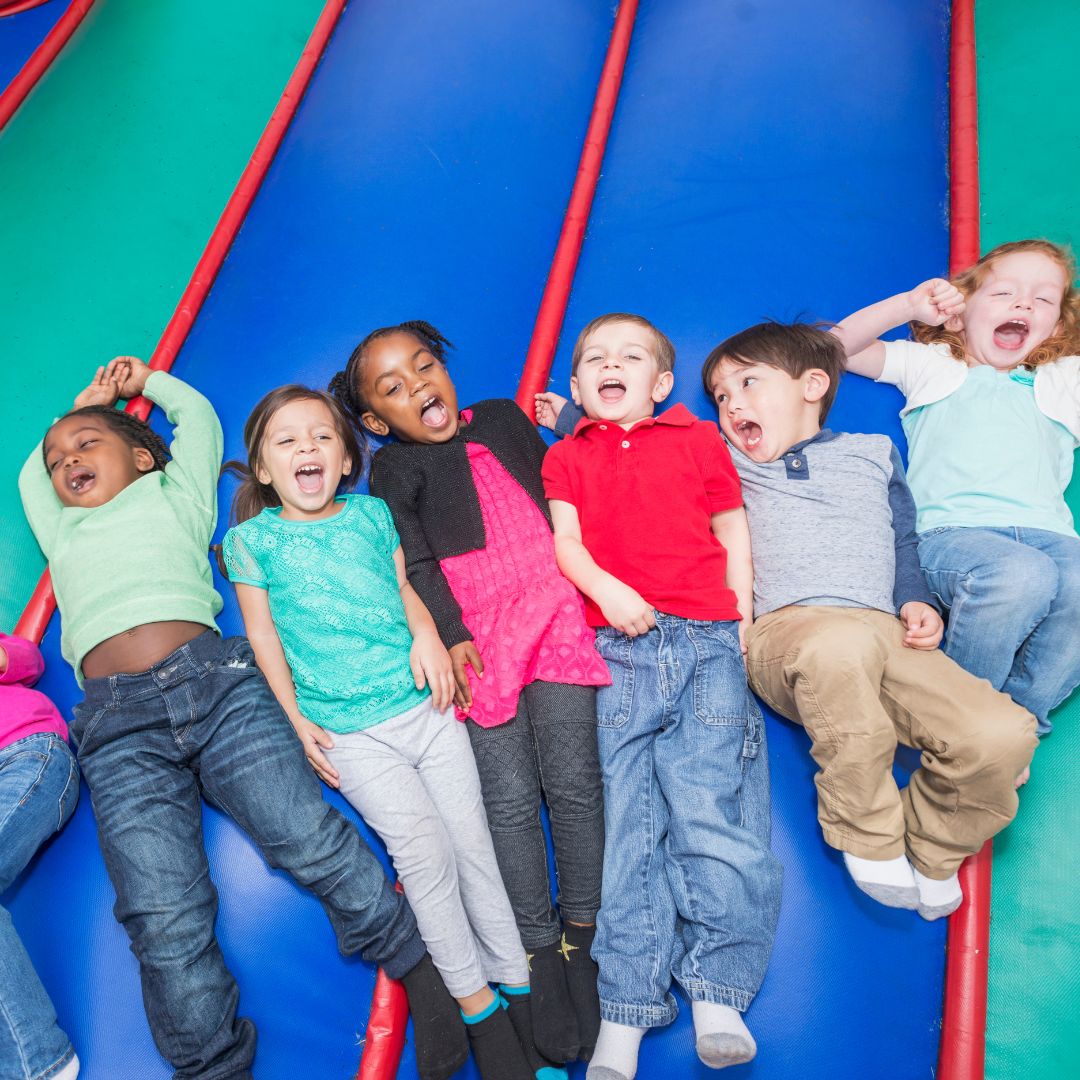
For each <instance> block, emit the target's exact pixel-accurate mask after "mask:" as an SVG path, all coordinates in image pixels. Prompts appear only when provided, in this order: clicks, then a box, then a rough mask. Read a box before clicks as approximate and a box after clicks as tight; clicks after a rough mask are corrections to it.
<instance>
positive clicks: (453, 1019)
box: [401, 953, 469, 1080]
mask: <svg viewBox="0 0 1080 1080" xmlns="http://www.w3.org/2000/svg"><path fill="white" fill-rule="evenodd" d="M401 981H402V983H403V984H404V986H405V994H406V996H407V997H408V999H409V1012H410V1013H411V1014H412V1021H413V1039H414V1040H415V1042H416V1068H417V1071H418V1072H419V1073H420V1080H449V1077H451V1076H453V1075H454V1073H456V1072H457V1071H458V1069H460V1068H461V1066H462V1065H464V1064H465V1062H466V1061H468V1060H469V1039H468V1036H467V1035H466V1034H465V1025H464V1023H463V1022H462V1020H461V1010H460V1009H459V1008H458V1005H457V1002H456V1001H455V1000H454V999H453V998H452V997H451V996H450V991H449V990H447V989H446V983H444V982H443V981H442V976H441V975H440V974H439V972H438V971H437V970H436V968H435V965H434V964H433V963H432V962H431V957H430V956H428V954H427V953H424V956H423V959H422V960H421V961H420V963H419V964H417V965H416V967H414V968H413V969H412V971H410V972H409V973H408V974H406V975H404V976H402V979H401Z"/></svg>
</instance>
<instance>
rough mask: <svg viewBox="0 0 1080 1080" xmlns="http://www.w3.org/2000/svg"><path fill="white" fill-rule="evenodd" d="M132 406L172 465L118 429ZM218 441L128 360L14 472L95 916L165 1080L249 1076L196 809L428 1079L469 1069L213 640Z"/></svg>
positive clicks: (287, 756) (258, 699)
mask: <svg viewBox="0 0 1080 1080" xmlns="http://www.w3.org/2000/svg"><path fill="white" fill-rule="evenodd" d="M139 394H145V395H146V397H148V398H149V399H150V400H151V401H153V402H155V403H156V404H158V405H160V406H161V407H162V408H163V409H164V411H165V414H166V416H167V417H168V419H169V422H170V423H171V424H173V426H174V428H175V431H174V437H173V442H172V445H171V447H169V448H168V449H166V447H165V444H164V442H163V441H162V440H161V439H160V438H159V437H158V436H157V435H156V434H155V433H154V432H153V431H152V430H151V429H150V428H149V427H148V426H147V425H146V424H144V423H142V422H141V421H139V420H137V419H136V418H134V417H132V416H130V415H128V414H126V413H121V412H118V411H117V410H116V409H115V408H114V406H115V404H116V402H117V400H118V398H121V397H124V398H131V397H136V396H137V395H139ZM221 449H222V438H221V427H220V425H219V423H218V419H217V417H216V416H215V414H214V410H213V408H212V407H211V405H210V403H209V402H208V401H207V400H206V399H205V398H204V397H203V396H202V395H201V394H199V393H197V392H196V391H195V390H193V389H192V388H191V387H189V386H187V385H185V384H184V383H182V382H180V380H178V379H175V378H173V377H172V376H171V375H168V374H166V373H165V372H161V371H154V372H151V370H150V369H149V368H148V367H147V366H146V365H145V364H143V363H142V362H141V361H139V360H136V359H135V358H133V357H120V358H118V359H116V360H113V361H112V362H111V363H110V364H109V365H108V366H107V367H106V368H101V369H99V370H98V372H97V375H96V376H95V378H94V380H93V381H92V382H91V384H90V386H88V387H87V388H86V390H84V391H83V392H82V393H81V394H80V395H79V397H78V398H77V399H76V402H75V408H74V410H73V411H72V412H69V413H68V414H67V415H65V416H63V417H61V418H60V419H59V420H58V421H56V423H54V424H53V425H52V426H51V427H50V428H49V430H48V431H47V432H46V434H45V438H44V440H43V442H42V443H41V444H40V445H39V446H38V447H37V448H36V449H35V450H34V452H33V453H32V454H31V455H30V459H29V460H28V461H27V463H26V465H25V466H24V467H23V470H22V474H21V476H20V478H19V487H20V492H21V494H22V499H23V506H24V508H25V510H26V516H27V517H28V518H29V520H30V525H31V527H32V528H33V530H34V534H35V536H36V537H37V540H38V543H39V544H40V545H41V549H42V551H43V552H44V553H45V556H46V557H47V558H48V559H49V560H50V565H51V570H52V578H53V586H54V590H55V593H56V599H57V604H58V606H59V608H60V616H61V620H62V625H63V637H62V648H63V653H64V656H65V658H66V659H67V660H68V661H69V662H70V663H71V665H72V667H73V668H74V670H75V675H76V678H77V679H78V680H79V683H80V685H82V687H83V689H84V691H85V694H86V698H85V700H84V701H83V702H82V703H81V704H80V705H78V706H76V709H75V719H74V722H73V723H72V724H71V727H70V733H71V738H72V741H73V743H75V744H77V747H78V760H79V764H80V765H81V767H82V771H83V775H84V776H85V777H86V781H87V783H88V785H89V787H90V796H91V799H92V801H93V806H94V814H95V816H96V818H97V825H98V834H99V838H100V841H101V850H102V854H103V855H104V857H105V865H106V868H107V870H108V872H109V876H110V878H111V880H112V883H113V886H114V888H115V890H116V896H117V901H116V906H115V909H114V910H115V911H116V915H117V917H118V918H119V919H120V921H121V922H122V923H123V925H124V928H125V929H126V930H127V932H128V935H129V936H130V938H131V944H132V951H133V952H134V953H135V955H136V957H138V960H139V968H140V974H141V977H142V984H143V1000H144V1002H145V1005H146V1010H147V1019H148V1020H149V1022H150V1029H151V1031H152V1033H153V1036H154V1040H155V1042H156V1043H157V1046H158V1048H159V1050H160V1051H161V1053H162V1054H163V1056H164V1057H165V1058H167V1059H168V1061H169V1062H170V1063H171V1064H172V1066H173V1068H174V1069H175V1070H176V1071H177V1074H178V1075H181V1076H184V1077H185V1078H190V1080H197V1078H209V1077H220V1076H230V1077H237V1078H247V1080H250V1077H251V1065H252V1059H253V1056H254V1052H255V1029H254V1026H253V1025H252V1023H251V1021H250V1020H248V1019H245V1018H243V1017H239V1016H237V1013H236V1008H237V1001H238V998H239V991H238V989H237V987H236V983H235V981H234V980H233V977H232V975H231V973H230V972H229V970H228V968H226V966H225V961H224V959H223V958H222V955H221V950H220V949H219V948H218V945H217V941H216V939H215V936H214V919H215V914H216V911H217V897H216V893H215V891H214V887H213V885H212V884H211V882H210V877H209V873H208V867H207V861H206V853H205V850H204V848H203V840H202V807H201V799H200V796H201V795H203V794H205V795H206V797H207V798H208V799H210V800H211V801H212V802H214V804H215V805H217V806H219V807H220V808H221V809H223V810H224V811H225V812H226V813H228V814H229V815H230V816H231V817H233V818H234V819H235V820H236V822H237V823H238V824H239V825H240V826H241V828H243V829H244V830H245V831H246V832H247V833H248V834H249V835H250V836H251V837H252V839H253V840H254V841H255V842H256V844H258V845H259V847H260V848H261V850H262V851H263V854H264V855H265V857H266V859H267V861H268V862H269V863H270V864H271V865H272V866H275V867H280V868H282V869H284V870H286V871H288V872H289V873H290V874H291V875H292V876H293V877H294V878H295V879H296V881H298V882H299V883H300V884H302V885H304V886H306V887H307V888H310V889H311V890H312V891H313V892H315V894H316V895H317V896H318V897H319V900H320V901H321V902H322V904H323V906H324V908H325V909H326V911H327V913H328V914H329V916H330V918H331V922H332V923H333V926H334V929H335V931H336V933H337V937H338V945H339V948H340V949H341V951H342V953H346V954H348V953H358V952H359V953H361V954H362V955H363V956H364V957H365V959H367V960H369V961H371V962H373V963H378V964H381V965H382V966H383V967H384V968H385V970H386V971H387V973H388V974H389V975H390V976H391V977H394V978H401V979H403V981H404V983H405V988H406V990H407V991H408V993H409V995H410V1001H411V1002H412V1004H413V1006H414V1008H413V1016H414V1021H415V1027H416V1039H417V1058H418V1063H419V1065H420V1073H421V1076H423V1077H425V1078H427V1080H436V1078H439V1080H442V1078H446V1077H448V1076H449V1075H450V1074H451V1073H452V1072H453V1071H454V1070H455V1069H456V1068H457V1067H458V1066H459V1065H460V1064H461V1063H462V1062H463V1060H464V1058H465V1056H466V1054H467V1052H468V1049H467V1043H466V1040H465V1036H464V1032H463V1031H462V1030H461V1024H460V1021H459V1020H458V1019H457V1015H456V1009H455V1006H454V1003H453V1001H452V999H451V998H450V997H449V995H448V994H447V992H446V988H445V986H443V984H442V981H441V979H440V978H439V976H438V973H437V972H436V971H435V969H434V967H433V965H432V963H431V960H430V958H429V957H428V956H427V953H426V950H425V948H424V944H423V942H422V941H421V939H420V935H419V933H418V932H417V928H416V921H415V919H414V918H413V914H412V911H411V910H410V908H409V906H408V904H407V902H406V901H405V900H404V899H403V898H402V897H401V896H399V895H397V894H395V892H394V890H393V889H392V888H391V886H390V884H389V882H388V881H387V880H386V877H385V875H384V874H383V872H382V868H381V866H380V865H379V862H378V860H377V859H376V858H375V856H374V855H373V854H372V852H371V851H370V850H369V849H368V848H367V846H366V845H365V844H364V843H363V841H362V840H361V838H360V835H359V834H358V833H357V831H356V830H355V829H354V828H353V827H352V826H351V825H350V824H349V823H348V822H347V821H346V820H345V819H344V818H343V817H342V816H341V815H340V814H339V813H338V812H337V811H336V810H334V809H332V808H331V807H330V806H329V805H328V804H327V803H325V802H324V801H323V799H322V796H321V792H320V789H319V784H318V782H317V780H316V779H315V777H314V775H313V774H312V773H311V771H310V770H309V769H308V767H307V765H306V763H305V760H304V752H303V749H302V747H301V745H300V743H299V741H298V740H297V739H296V737H295V735H294V733H293V730H292V727H291V726H290V724H289V722H288V719H287V718H286V717H285V714H284V713H283V712H282V710H281V708H280V707H279V705H278V703H277V701H276V699H275V698H274V695H273V693H272V692H271V691H270V688H269V686H268V685H267V683H266V680H265V679H264V678H263V677H262V675H261V673H260V672H259V670H258V668H257V667H256V665H255V658H254V655H253V653H252V651H251V646H250V645H249V644H248V642H247V640H246V639H245V638H240V637H237V638H228V639H225V640H223V639H222V638H221V636H220V635H219V633H218V630H217V627H216V625H215V623H214V616H215V615H216V614H217V612H218V611H219V610H220V609H221V598H220V597H219V596H218V594H217V593H216V592H215V591H214V588H213V583H212V579H211V575H210V567H209V563H208V560H207V548H208V544H209V542H210V537H211V534H212V533H213V531H214V524H215V521H216V517H217V478H218V471H219V468H220V465H221Z"/></svg>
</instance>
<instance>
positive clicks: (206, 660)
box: [71, 631, 424, 1080]
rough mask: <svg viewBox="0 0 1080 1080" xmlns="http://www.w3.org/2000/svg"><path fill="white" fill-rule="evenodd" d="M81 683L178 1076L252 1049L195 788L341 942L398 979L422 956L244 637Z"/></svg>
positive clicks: (162, 1032) (79, 711)
mask: <svg viewBox="0 0 1080 1080" xmlns="http://www.w3.org/2000/svg"><path fill="white" fill-rule="evenodd" d="M85 690H86V700H85V701H84V702H83V703H82V704H80V705H78V706H76V709H75V722H74V723H73V724H72V727H71V733H72V736H73V738H74V739H75V740H76V741H77V743H78V747H79V763H80V765H81V766H82V770H83V775H84V776H85V777H86V781H87V783H88V784H89V786H90V796H91V799H92V801H93V805H94V814H95V816H96V818H97V826H98V836H99V838H100V841H101V850H102V854H103V855H104V857H105V866H106V869H107V870H108V872H109V877H110V878H111V880H112V883H113V887H114V888H115V889H116V906H115V908H114V911H115V913H116V917H117V918H118V919H119V920H120V922H122V923H123V924H124V929H125V930H127V932H128V936H129V937H130V938H131V949H132V952H134V953H135V956H136V957H137V958H138V961H139V970H140V975H141V978H142V988H143V1003H144V1005H145V1008H146V1016H147V1020H148V1021H149V1023H150V1030H151V1032H152V1033H153V1036H154V1041H155V1042H156V1043H157V1046H158V1049H159V1050H160V1051H161V1053H162V1055H163V1056H164V1057H166V1058H167V1059H168V1060H169V1062H170V1063H171V1064H172V1066H173V1068H174V1069H175V1070H176V1072H175V1078H176V1080H189V1078H196V1077H197V1078H199V1080H224V1078H225V1077H230V1078H239V1077H244V1078H250V1076H251V1073H250V1069H251V1062H252V1059H253V1056H254V1053H255V1028H254V1025H253V1024H252V1023H251V1021H250V1020H247V1019H245V1018H238V1017H237V1015H236V1007H237V1000H238V998H239V991H238V989H237V986H236V982H235V981H234V979H233V977H232V975H231V974H230V972H229V970H228V969H227V968H226V966H225V961H224V959H223V958H222V955H221V950H220V948H219V947H218V943H217V939H216V938H215V936H214V919H215V916H216V914H217V893H216V891H215V889H214V886H213V884H212V883H211V881H210V875H209V867H208V866H207V861H206V851H205V849H204V847H203V839H202V808H201V804H200V798H199V797H200V794H202V795H204V796H205V797H206V798H207V799H208V800H209V801H210V802H212V803H213V804H214V805H216V806H217V807H219V808H220V809H221V810H223V811H224V812H225V813H226V814H228V815H229V816H230V817H231V818H233V820H234V821H236V823H237V824H238V825H239V826H240V827H241V828H242V829H243V830H244V831H245V832H247V833H248V834H249V835H250V836H251V838H252V839H253V840H254V841H255V843H256V844H258V846H259V848H260V849H261V850H262V853H263V855H264V856H265V858H266V861H267V862H268V863H269V864H270V865H271V866H273V867H275V868H280V869H283V870H285V871H287V872H288V873H289V874H290V875H291V876H292V877H293V878H294V879H295V880H296V881H297V882H299V883H300V884H301V885H303V886H305V887H306V888H308V889H310V890H311V891H312V892H314V893H315V895H316V896H317V897H318V898H319V900H320V901H321V903H322V905H323V907H324V908H325V909H326V913H327V914H328V915H329V916H330V921H331V923H332V924H333V927H334V931H335V933H336V934H337V939H338V947H339V948H340V949H341V951H342V953H345V954H350V953H357V952H359V953H361V954H362V955H363V957H364V959H365V960H368V961H371V962H372V963H379V964H382V965H383V967H384V968H385V969H386V971H387V974H389V975H390V976H391V977H394V978H396V977H400V976H401V975H403V974H405V973H406V972H407V971H409V970H411V969H412V968H413V967H414V966H415V965H416V964H417V963H419V961H420V960H421V958H422V957H423V954H424V946H423V943H422V942H421V940H420V936H419V934H418V933H417V929H416V921H415V919H414V918H413V914H412V911H411V910H410V908H409V906H408V905H407V904H406V903H405V901H404V898H403V897H401V896H399V895H398V894H395V892H394V890H393V889H392V888H391V887H390V884H389V883H388V882H387V880H386V877H385V875H384V874H383V871H382V867H381V865H380V864H379V862H378V860H377V859H376V858H375V856H374V855H373V854H372V853H371V851H370V849H369V848H368V847H367V845H366V844H364V842H363V841H362V840H361V838H360V835H359V833H358V832H357V831H356V829H354V828H353V827H352V826H351V825H350V824H349V823H348V822H347V821H346V820H345V819H344V818H343V817H342V816H341V815H340V814H339V813H338V812H337V811H336V810H334V809H333V808H332V807H331V806H330V805H329V804H328V803H325V802H324V801H323V799H322V795H321V791H320V787H319V782H318V780H317V779H316V778H315V774H314V773H313V772H312V771H311V769H310V768H309V767H308V764H307V761H306V760H305V758H304V752H303V749H302V747H301V744H300V740H299V739H297V737H296V735H295V733H294V732H293V729H292V725H290V723H289V721H288V719H287V718H286V716H285V714H284V712H283V711H282V710H281V707H280V706H279V705H278V703H277V700H276V699H275V697H274V695H273V693H272V692H271V690H270V687H269V686H268V685H267V683H266V680H265V679H264V678H263V676H262V674H261V673H260V672H259V670H258V668H257V667H256V666H255V657H254V654H253V653H252V651H251V646H250V645H249V644H248V642H247V640H246V639H245V638H239V637H237V638H229V639H227V640H225V641H222V640H221V639H220V638H219V637H218V636H217V635H216V634H214V633H213V632H211V631H207V632H206V633H205V634H203V635H201V636H200V637H198V638H196V639H195V640H194V641H191V642H189V643H188V644H187V645H184V646H182V647H181V648H179V649H177V650H176V652H174V653H172V654H171V655H170V656H168V657H166V659H164V660H162V661H161V662H160V663H159V664H156V665H155V666H154V667H152V668H151V669H150V670H149V671H146V672H142V673H140V674H138V675H112V676H110V677H109V678H106V679H91V680H88V681H87V683H86V686H85Z"/></svg>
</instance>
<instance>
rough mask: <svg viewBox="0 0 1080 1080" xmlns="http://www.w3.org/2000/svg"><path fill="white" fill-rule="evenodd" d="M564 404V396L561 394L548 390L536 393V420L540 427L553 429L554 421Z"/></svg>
mask: <svg viewBox="0 0 1080 1080" xmlns="http://www.w3.org/2000/svg"><path fill="white" fill-rule="evenodd" d="M565 404H566V398H564V397H563V396H562V395H561V394H554V393H552V392H551V391H550V390H548V391H546V392H545V393H543V394H537V395H536V422H537V423H538V424H539V425H540V426H541V427H546V428H551V429H553V430H554V428H555V421H556V420H558V419H559V413H561V412H562V410H563V406H564V405H565Z"/></svg>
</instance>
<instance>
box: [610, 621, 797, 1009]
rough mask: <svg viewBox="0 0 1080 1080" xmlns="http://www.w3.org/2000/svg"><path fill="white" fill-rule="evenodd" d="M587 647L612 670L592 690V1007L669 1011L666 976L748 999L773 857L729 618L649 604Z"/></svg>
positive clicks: (697, 996)
mask: <svg viewBox="0 0 1080 1080" xmlns="http://www.w3.org/2000/svg"><path fill="white" fill-rule="evenodd" d="M596 648H597V650H598V651H599V653H600V655H601V656H602V657H603V658H604V659H605V660H606V661H607V665H608V668H609V670H610V671H611V677H612V684H611V686H602V687H600V688H599V690H598V693H597V715H598V720H599V729H598V731H599V743H600V767H601V770H602V772H603V779H604V805H605V813H604V822H605V827H606V830H607V842H606V845H605V849H604V881H603V895H602V899H601V902H600V914H599V916H598V917H597V925H596V939H595V941H594V944H593V959H594V960H596V962H597V963H598V965H599V967H600V979H599V989H600V1014H601V1016H602V1017H603V1018H604V1019H605V1020H611V1021H614V1022H616V1023H619V1024H631V1025H633V1026H635V1027H658V1026H660V1025H662V1024H667V1023H670V1022H671V1021H672V1020H673V1019H674V1018H675V1015H676V1012H677V1008H676V1005H675V999H674V997H673V996H672V995H671V993H670V987H671V980H672V977H674V978H675V979H677V980H678V982H679V983H680V984H681V986H682V987H683V989H684V990H685V991H686V992H687V994H688V995H689V996H690V998H691V999H692V1000H694V1001H710V1002H715V1003H719V1004H724V1005H730V1006H732V1007H734V1008H736V1009H739V1010H740V1011H741V1010H745V1009H746V1008H747V1007H748V1006H749V1005H750V1002H751V1000H752V999H753V997H754V995H755V994H756V993H757V991H758V988H759V987H760V985H761V980H762V979H763V978H764V976H765V968H766V967H767V965H768V962H769V954H770V952H771V951H772V943H773V936H774V934H775V932H776V920H777V917H778V916H779V912H780V880H781V867H780V863H779V861H778V860H777V859H776V858H774V856H773V854H772V852H771V851H770V850H769V825H770V821H769V761H768V753H767V750H766V746H765V725H764V723H763V722H762V718H761V713H760V711H759V710H758V707H757V703H756V702H755V701H754V698H753V696H752V695H751V693H750V691H749V689H748V687H747V685H746V670H745V668H744V666H743V660H742V655H741V654H740V652H739V637H738V624H736V623H734V622H703V621H697V620H691V619H680V618H677V617H676V616H673V615H664V614H659V613H658V614H657V616H656V629H654V630H650V631H649V633H647V634H643V635H642V636H640V637H636V638H630V637H627V636H626V635H625V634H621V633H619V632H618V631H616V630H613V629H612V628H610V627H608V628H604V629H601V630H599V631H597V635H596Z"/></svg>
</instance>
